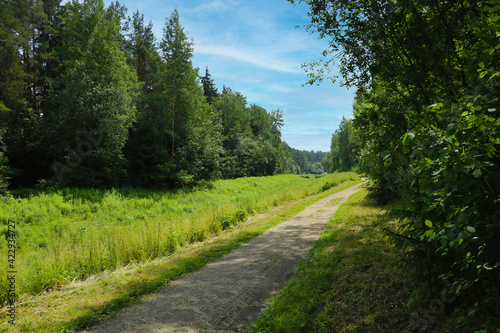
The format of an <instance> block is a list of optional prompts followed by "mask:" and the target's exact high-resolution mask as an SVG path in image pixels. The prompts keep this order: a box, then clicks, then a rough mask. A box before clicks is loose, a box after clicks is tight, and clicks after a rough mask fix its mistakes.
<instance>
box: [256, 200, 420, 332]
mask: <svg viewBox="0 0 500 333" xmlns="http://www.w3.org/2000/svg"><path fill="white" fill-rule="evenodd" d="M385 211H386V210H385V209H383V208H382V207H377V206H375V203H374V202H373V201H372V200H370V199H368V198H367V197H366V191H360V192H358V193H356V194H354V195H352V196H351V197H350V199H349V200H348V201H347V202H346V203H345V204H344V205H342V206H341V207H340V208H339V210H338V211H337V213H336V214H335V216H334V218H333V219H332V220H331V221H330V223H329V225H328V227H327V228H326V229H325V232H324V234H323V235H322V236H321V238H320V239H319V240H318V241H317V242H316V243H315V244H314V246H313V249H312V250H311V252H310V254H309V255H308V257H307V258H306V259H305V260H303V261H302V262H301V263H300V264H299V266H298V268H297V270H296V272H295V273H294V275H293V277H292V279H291V280H290V281H289V282H288V284H287V285H286V286H285V287H284V288H283V289H282V290H281V291H280V292H279V293H278V294H277V295H276V296H275V297H274V298H273V299H272V301H271V303H270V306H269V307H268V309H267V310H266V311H265V312H264V313H263V314H262V315H261V316H260V317H259V318H258V319H257V321H256V322H255V323H254V324H252V325H250V331H251V332H273V333H279V332H403V331H404V330H405V329H406V328H407V326H408V324H409V322H410V316H411V311H410V310H409V309H408V308H407V307H406V306H405V304H406V302H407V301H408V299H409V297H410V294H411V292H412V290H413V289H414V287H413V285H412V283H411V281H410V280H409V279H408V276H407V275H405V273H403V272H401V271H399V270H397V269H396V268H394V267H393V266H392V265H391V264H393V263H395V262H396V260H397V252H396V251H395V250H394V248H393V246H392V245H391V244H389V242H388V240H387V239H386V238H385V237H384V234H383V231H382V228H393V227H394V223H395V222H394V221H392V220H391V219H390V218H389V217H387V216H386V215H385Z"/></svg>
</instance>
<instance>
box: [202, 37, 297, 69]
mask: <svg viewBox="0 0 500 333" xmlns="http://www.w3.org/2000/svg"><path fill="white" fill-rule="evenodd" d="M195 52H198V53H201V54H208V55H216V56H221V57H227V58H232V59H235V60H238V61H241V62H245V63H249V64H252V65H255V66H258V67H261V68H266V69H271V70H275V71H279V72H286V73H295V74H299V73H302V70H301V69H300V64H297V63H294V62H291V61H288V60H286V59H283V58H280V59H273V57H272V56H273V55H274V53H270V52H263V50H259V49H246V50H245V49H242V48H238V47H235V46H230V45H206V44H199V45H195Z"/></svg>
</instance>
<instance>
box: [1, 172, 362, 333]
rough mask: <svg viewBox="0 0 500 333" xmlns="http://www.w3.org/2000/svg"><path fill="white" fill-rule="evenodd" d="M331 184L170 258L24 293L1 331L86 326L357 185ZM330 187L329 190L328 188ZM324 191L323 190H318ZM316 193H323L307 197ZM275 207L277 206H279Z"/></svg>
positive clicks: (283, 202)
mask: <svg viewBox="0 0 500 333" xmlns="http://www.w3.org/2000/svg"><path fill="white" fill-rule="evenodd" d="M351 176H352V175H351ZM351 176H350V177H351ZM335 183H336V181H335V179H333V178H325V179H324V180H323V181H322V183H318V184H316V185H317V186H320V188H319V189H316V190H314V189H313V188H306V189H305V190H304V195H307V194H309V196H306V197H302V198H299V199H297V198H295V199H294V198H291V197H290V192H289V191H288V193H287V195H286V198H285V197H284V198H280V197H279V196H277V195H276V196H275V197H274V198H271V200H270V202H269V203H268V204H267V207H268V209H269V208H271V209H270V210H268V211H267V212H265V213H262V214H259V215H254V216H252V217H251V218H250V219H248V220H246V221H243V222H241V223H239V224H236V225H231V228H229V229H226V230H219V231H218V233H217V236H213V237H211V238H208V239H205V240H203V241H199V242H192V243H187V244H185V245H184V246H183V247H180V248H177V249H176V250H175V251H174V252H172V253H171V254H170V255H168V256H162V257H158V258H154V259H149V260H145V261H143V262H139V263H136V262H132V263H130V264H128V265H126V266H125V267H121V268H118V269H116V270H105V271H104V272H102V273H98V274H94V275H92V276H90V277H89V278H87V279H85V280H82V281H78V280H76V281H75V282H73V283H70V284H65V285H58V286H55V287H54V288H52V289H50V290H46V291H44V292H42V293H39V294H36V295H25V296H23V297H21V298H20V300H19V302H18V304H17V309H16V311H17V312H16V325H14V326H12V325H9V324H8V323H7V322H8V313H7V311H6V309H5V308H4V309H3V310H2V312H1V314H0V319H1V321H2V322H1V323H0V331H1V332H73V331H78V330H81V329H85V328H87V327H90V326H91V325H92V324H94V323H96V322H97V321H99V320H102V319H104V318H106V317H107V316H110V315H113V313H115V312H116V311H118V310H119V309H122V308H124V307H125V306H127V305H128V304H130V303H134V302H137V301H138V300H139V299H140V297H141V296H142V295H144V294H147V293H150V292H153V291H155V290H157V289H159V288H161V287H162V286H164V285H165V284H167V283H168V282H169V281H171V280H173V279H175V278H178V277H179V276H181V275H183V274H185V273H189V272H192V271H194V270H196V269H199V268H201V267H202V266H204V265H205V264H207V263H208V262H211V261H214V260H216V259H218V258H220V257H221V256H223V255H224V254H225V253H228V252H229V251H231V250H232V249H235V248H237V247H238V246H240V245H242V244H244V243H246V242H248V241H249V240H250V239H251V238H253V237H255V236H257V235H259V234H261V233H263V232H264V231H266V230H267V229H269V228H270V227H272V226H274V225H276V224H278V223H279V222H281V221H283V220H285V219H287V218H289V217H291V216H293V215H294V214H296V213H297V212H299V211H300V210H301V209H303V208H304V207H306V206H307V205H309V204H311V203H313V202H315V201H317V200H319V199H320V198H322V197H325V196H326V195H329V194H331V193H334V192H337V191H341V190H342V189H345V188H347V187H349V186H353V185H355V184H357V183H359V181H348V180H347V179H346V181H345V182H343V183H342V184H341V185H337V186H333V185H335ZM337 184H338V182H337ZM317 186H316V187H317ZM332 186H333V187H332ZM328 188H330V189H329V190H327V189H328ZM322 190H326V191H325V192H321V191H322ZM314 191H316V192H321V193H319V194H314V195H311V194H312V193H315V192H314ZM278 204H281V205H279V206H277V205H278ZM274 206H277V207H274ZM272 207H274V208H272ZM254 213H255V211H254Z"/></svg>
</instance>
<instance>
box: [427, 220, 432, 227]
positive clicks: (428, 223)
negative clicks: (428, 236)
mask: <svg viewBox="0 0 500 333" xmlns="http://www.w3.org/2000/svg"><path fill="white" fill-rule="evenodd" d="M425 225H426V226H428V227H429V228H432V222H431V221H429V220H425Z"/></svg>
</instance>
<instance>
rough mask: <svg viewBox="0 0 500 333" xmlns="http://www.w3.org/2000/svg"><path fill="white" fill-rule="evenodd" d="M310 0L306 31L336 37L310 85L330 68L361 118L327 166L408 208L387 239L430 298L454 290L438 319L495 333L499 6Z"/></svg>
mask: <svg viewBox="0 0 500 333" xmlns="http://www.w3.org/2000/svg"><path fill="white" fill-rule="evenodd" d="M292 2H293V1H292ZM304 2H307V3H308V4H309V6H310V8H311V10H310V17H311V20H312V24H311V26H310V27H309V28H310V29H313V30H316V31H318V32H319V34H320V36H321V37H325V38H328V39H329V41H330V49H329V50H327V51H326V52H325V55H329V56H331V57H330V58H327V59H325V60H322V61H319V62H316V63H312V64H311V66H310V67H309V69H310V72H309V77H310V81H311V83H313V82H315V81H318V80H319V81H320V80H322V79H323V78H324V75H325V73H326V72H327V71H326V70H325V69H326V68H328V65H329V63H330V62H332V61H334V62H337V63H338V64H339V65H340V72H341V76H342V78H343V83H344V84H346V85H348V86H355V87H357V94H356V99H355V103H354V112H353V113H354V119H353V120H350V121H346V122H344V124H343V125H342V126H343V127H342V126H341V128H339V130H337V132H336V133H335V134H334V136H333V138H332V152H331V153H330V154H331V157H332V162H331V163H333V164H334V165H336V167H335V168H337V167H338V169H347V168H348V167H349V166H351V167H352V166H355V167H356V168H358V170H360V171H364V172H368V173H369V174H370V176H371V179H372V180H373V182H372V184H373V185H372V187H371V191H372V194H374V195H375V196H376V197H377V198H378V199H379V200H380V201H381V202H387V201H389V200H393V199H399V200H400V202H402V203H403V206H402V208H400V209H395V210H394V211H393V213H394V214H396V216H398V217H399V218H400V219H401V224H400V228H399V231H398V232H397V233H391V234H390V237H391V239H392V241H393V242H394V243H395V244H396V245H397V246H399V247H401V248H404V249H406V250H408V251H407V252H405V253H407V260H406V263H408V264H409V265H410V266H411V267H413V268H416V269H415V272H416V274H419V276H421V277H422V281H426V282H427V283H428V285H429V286H430V287H431V289H432V290H434V292H436V293H439V292H443V291H448V292H450V291H454V293H455V295H444V294H443V297H441V298H440V297H437V298H436V297H435V296H433V298H435V299H434V301H438V302H437V303H438V304H434V306H437V307H438V308H437V309H433V310H432V311H434V310H435V312H433V314H441V313H442V312H443V311H445V309H446V310H447V311H449V310H451V309H452V308H454V309H455V314H456V315H457V316H459V318H461V321H460V322H458V324H459V325H465V326H466V327H469V328H475V329H482V330H484V332H486V330H488V331H490V330H491V331H494V330H495V329H496V328H498V327H499V326H500V322H499V319H498V318H500V291H499V289H498V285H499V282H500V250H499V249H500V248H499V246H498V239H500V223H499V221H500V170H499V167H500V159H499V154H498V145H499V144H500V107H499V100H498V98H499V96H500V81H499V79H500V40H499V36H500V14H499V13H500V2H499V1H498V0H475V1H455V0H454V1H451V0H450V1H434V0H421V1H409V0H403V1H367V0H356V1H343V0H331V1H315V0H309V1H304ZM325 66H326V67H325ZM346 127H347V128H346ZM450 284H452V285H453V287H450ZM458 295H460V297H459V298H456V296H458ZM450 303H452V304H450ZM430 318H431V319H432V317H430ZM423 323H424V324H428V323H429V317H427V318H425V320H423ZM424 329H425V328H424ZM481 332H483V331H481Z"/></svg>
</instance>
